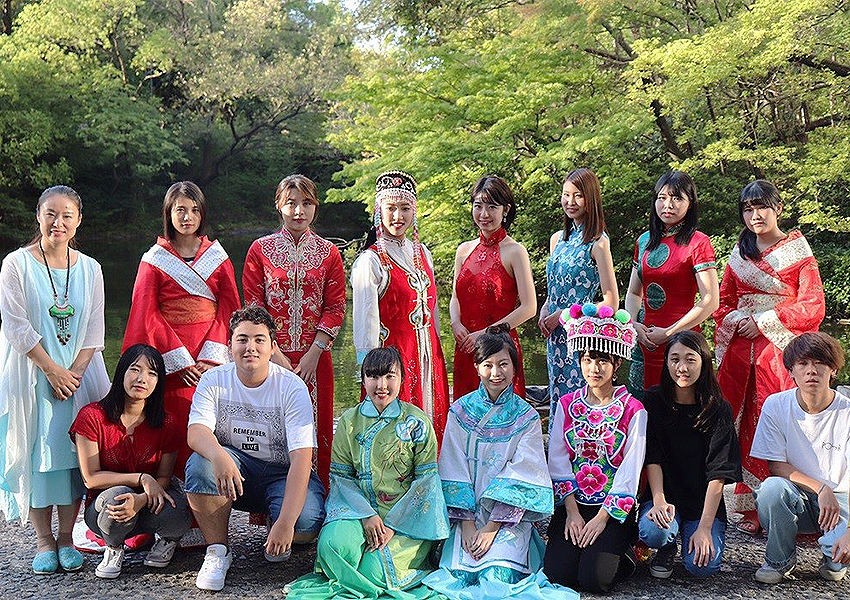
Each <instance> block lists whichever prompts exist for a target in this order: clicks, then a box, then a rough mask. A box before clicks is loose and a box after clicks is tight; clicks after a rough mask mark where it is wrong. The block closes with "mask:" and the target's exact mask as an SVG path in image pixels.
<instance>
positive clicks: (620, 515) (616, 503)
mask: <svg viewBox="0 0 850 600" xmlns="http://www.w3.org/2000/svg"><path fill="white" fill-rule="evenodd" d="M634 505H635V499H634V498H633V497H632V496H621V495H619V494H609V495H608V496H606V498H605V502H604V503H603V504H602V506H603V507H604V508H605V510H606V511H607V512H608V514H609V515H611V517H612V518H614V519H617V520H618V521H620V522H621V523H622V522H623V521H625V520H626V517H627V516H629V512H631V510H632V508H633V507H634Z"/></svg>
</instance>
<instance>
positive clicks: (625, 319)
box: [560, 302, 637, 359]
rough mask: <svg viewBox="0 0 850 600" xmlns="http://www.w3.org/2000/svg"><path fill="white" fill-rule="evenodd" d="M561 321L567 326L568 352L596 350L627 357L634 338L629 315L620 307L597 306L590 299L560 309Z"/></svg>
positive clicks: (630, 353) (635, 336)
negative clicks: (567, 308)
mask: <svg viewBox="0 0 850 600" xmlns="http://www.w3.org/2000/svg"><path fill="white" fill-rule="evenodd" d="M560 321H561V324H562V325H563V326H564V329H566V330H567V347H568V348H569V350H570V352H584V351H585V350H596V351H597V352H604V353H605V354H612V355H614V356H619V357H620V358H625V359H630V358H631V357H632V349H633V348H634V347H635V343H636V342H637V334H636V333H635V328H634V325H632V316H631V315H630V314H629V313H628V311H625V310H623V309H622V308H621V309H620V310H618V311H617V312H614V309H613V308H611V307H610V306H605V305H602V306H600V307H599V308H597V307H596V305H595V304H593V303H590V302H588V303H586V304H583V305H582V304H573V305H572V306H570V308H569V310H564V311H562V312H561V316H560Z"/></svg>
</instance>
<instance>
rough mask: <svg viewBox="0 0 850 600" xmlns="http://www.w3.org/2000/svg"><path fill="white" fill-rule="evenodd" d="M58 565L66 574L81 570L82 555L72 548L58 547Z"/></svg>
mask: <svg viewBox="0 0 850 600" xmlns="http://www.w3.org/2000/svg"><path fill="white" fill-rule="evenodd" d="M59 564H60V565H61V566H62V568H63V569H64V570H65V571H67V572H69V573H70V572H72V571H79V570H80V569H82V568H83V555H82V554H81V553H80V551H79V550H77V549H76V548H74V547H73V546H59Z"/></svg>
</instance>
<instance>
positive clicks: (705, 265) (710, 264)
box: [694, 260, 717, 273]
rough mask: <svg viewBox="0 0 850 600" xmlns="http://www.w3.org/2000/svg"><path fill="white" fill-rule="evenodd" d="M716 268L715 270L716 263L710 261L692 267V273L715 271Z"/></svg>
mask: <svg viewBox="0 0 850 600" xmlns="http://www.w3.org/2000/svg"><path fill="white" fill-rule="evenodd" d="M716 268H717V262H716V261H713V260H711V261H709V262H704V263H699V264H698V265H694V273H699V272H700V271H705V270H706V269H716Z"/></svg>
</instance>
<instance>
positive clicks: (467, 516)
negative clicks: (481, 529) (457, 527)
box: [449, 506, 475, 521]
mask: <svg viewBox="0 0 850 600" xmlns="http://www.w3.org/2000/svg"><path fill="white" fill-rule="evenodd" d="M449 519H450V520H452V521H474V520H475V513H474V512H472V511H471V510H466V509H465V508H455V507H454V506H450V507H449Z"/></svg>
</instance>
